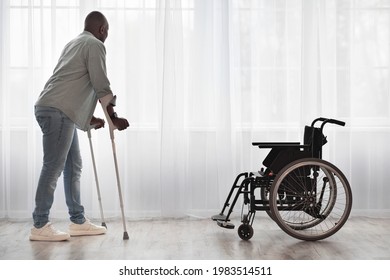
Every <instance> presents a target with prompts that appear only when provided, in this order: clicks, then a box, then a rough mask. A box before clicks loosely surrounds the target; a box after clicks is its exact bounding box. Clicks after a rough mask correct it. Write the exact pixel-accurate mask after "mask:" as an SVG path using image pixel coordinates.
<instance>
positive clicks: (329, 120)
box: [311, 118, 345, 128]
mask: <svg viewBox="0 0 390 280" xmlns="http://www.w3.org/2000/svg"><path fill="white" fill-rule="evenodd" d="M318 121H320V122H322V125H321V127H322V128H323V127H324V126H325V124H326V123H333V124H337V125H340V126H345V122H343V121H339V120H336V119H327V118H317V119H315V120H314V121H313V122H312V123H311V126H314V124H315V123H316V122H318Z"/></svg>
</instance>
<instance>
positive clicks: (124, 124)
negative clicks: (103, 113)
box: [111, 117, 129, 130]
mask: <svg viewBox="0 0 390 280" xmlns="http://www.w3.org/2000/svg"><path fill="white" fill-rule="evenodd" d="M111 120H112V123H113V124H114V125H115V127H116V128H117V129H118V130H124V129H126V128H128V127H129V122H128V121H127V120H126V119H124V118H118V117H116V118H111Z"/></svg>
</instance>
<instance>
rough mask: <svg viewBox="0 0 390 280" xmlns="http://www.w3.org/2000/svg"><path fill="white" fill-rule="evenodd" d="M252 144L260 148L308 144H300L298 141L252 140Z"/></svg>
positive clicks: (297, 146) (301, 146) (298, 146)
mask: <svg viewBox="0 0 390 280" xmlns="http://www.w3.org/2000/svg"><path fill="white" fill-rule="evenodd" d="M252 145H253V146H257V147H259V148H260V149H262V148H268V149H270V148H306V147H308V145H301V144H300V143H299V142H253V143H252Z"/></svg>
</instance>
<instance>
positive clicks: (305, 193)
mask: <svg viewBox="0 0 390 280" xmlns="http://www.w3.org/2000/svg"><path fill="white" fill-rule="evenodd" d="M317 122H319V123H322V124H321V126H319V127H316V126H315V124H316V123H317ZM327 123H331V124H336V125H340V126H345V122H342V121H339V120H335V119H326V118H317V119H315V120H314V121H313V122H312V124H311V126H305V130H304V139H303V144H300V143H299V142H284V143H283V142H272V143H271V142H268V143H267V142H266V143H261V142H259V143H252V145H253V146H257V147H259V148H260V149H271V150H270V152H269V153H268V155H267V156H266V158H265V159H264V161H263V165H264V167H262V168H261V170H260V171H259V172H245V173H241V174H239V175H238V176H237V177H236V179H235V181H234V183H233V186H232V188H231V190H230V192H229V194H228V196H227V198H226V201H225V203H224V205H223V208H222V210H221V212H220V214H218V215H215V216H212V219H213V220H214V221H216V222H217V224H218V225H219V226H221V227H223V228H228V229H234V224H232V223H231V222H230V216H231V214H232V212H233V209H234V206H235V205H236V203H237V201H238V199H239V198H240V197H242V203H243V204H242V210H241V222H242V224H241V225H240V226H239V227H238V235H239V237H240V238H241V239H243V240H249V239H250V238H252V236H253V233H254V232H253V227H252V225H253V221H254V218H255V215H256V211H265V212H266V213H267V214H268V216H269V217H270V218H271V219H273V220H274V221H275V222H276V223H277V224H278V225H279V227H280V228H281V229H282V230H283V231H285V232H286V233H287V234H289V235H290V236H292V237H294V238H297V239H300V240H305V241H316V240H321V239H324V238H327V237H329V236H331V235H333V234H334V233H336V232H337V231H338V230H339V229H340V228H341V227H342V226H343V225H344V224H345V222H346V221H347V219H348V217H349V214H350V212H351V207H352V192H351V187H350V185H349V182H348V180H347V178H346V177H345V175H344V174H343V173H342V172H341V171H340V170H339V169H338V168H337V167H336V166H335V165H333V164H331V163H329V162H327V161H325V160H323V159H322V146H323V145H325V144H326V143H327V139H326V137H325V136H324V134H323V128H324V126H325V124H327ZM225 211H227V214H225Z"/></svg>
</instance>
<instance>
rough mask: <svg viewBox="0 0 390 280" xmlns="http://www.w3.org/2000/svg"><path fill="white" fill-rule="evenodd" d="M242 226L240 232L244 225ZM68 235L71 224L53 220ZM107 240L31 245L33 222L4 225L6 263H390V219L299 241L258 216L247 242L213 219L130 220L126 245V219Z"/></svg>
mask: <svg viewBox="0 0 390 280" xmlns="http://www.w3.org/2000/svg"><path fill="white" fill-rule="evenodd" d="M233 222H236V228H237V226H238V225H239V221H233ZM53 224H55V226H56V227H57V228H58V229H60V230H67V226H68V222H67V221H64V220H62V221H53ZM107 226H108V232H107V234H106V235H101V236H89V237H86V236H85V237H72V238H71V240H69V241H65V242H36V241H35V242H31V241H29V240H28V236H29V231H30V227H31V221H23V222H9V221H5V220H0V259H2V260H34V259H38V260H48V259H56V260H69V259H72V260H82V259H83V260H84V259H86V260H125V259H133V260H153V259H159V260H238V259H240V260H245V259H263V260H363V259H364V260H379V259H382V260H383V259H385V260H390V218H367V217H350V219H349V220H348V222H347V223H346V224H345V225H344V227H343V228H342V229H341V230H340V231H339V232H337V233H336V234H335V235H333V236H331V237H330V238H328V239H326V240H322V241H317V242H305V241H300V240H297V239H294V238H292V237H290V236H289V235H287V234H286V233H284V232H283V231H282V230H281V229H280V228H279V227H278V226H277V225H276V224H275V223H274V222H273V221H272V220H271V219H270V218H268V217H256V220H255V223H254V225H253V226H254V231H255V233H254V236H253V237H252V239H251V240H250V241H242V240H241V239H240V238H239V237H238V235H237V230H236V229H234V230H229V229H225V228H221V227H218V226H217V225H216V223H215V222H213V221H212V220H211V219H194V218H184V219H161V220H158V219H156V220H142V221H128V222H127V227H128V233H129V236H130V239H129V240H123V238H122V236H123V228H122V223H121V221H120V220H112V221H107Z"/></svg>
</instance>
